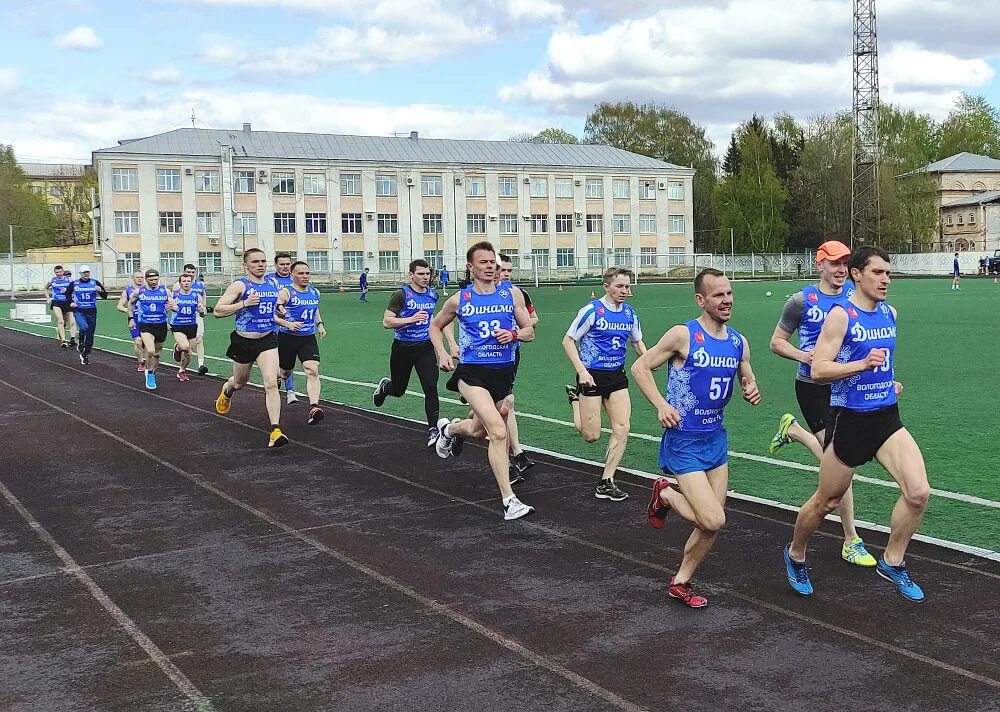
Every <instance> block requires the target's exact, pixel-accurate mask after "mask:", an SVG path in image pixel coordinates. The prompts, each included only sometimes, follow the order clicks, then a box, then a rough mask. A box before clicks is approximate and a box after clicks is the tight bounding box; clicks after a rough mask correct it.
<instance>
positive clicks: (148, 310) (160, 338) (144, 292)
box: [128, 269, 177, 391]
mask: <svg viewBox="0 0 1000 712" xmlns="http://www.w3.org/2000/svg"><path fill="white" fill-rule="evenodd" d="M143 276H144V278H145V281H146V283H145V284H144V285H143V286H141V287H139V288H138V289H136V290H135V291H133V292H132V296H131V297H129V300H128V308H129V320H128V325H129V328H130V329H132V328H135V327H138V329H139V337H140V338H141V339H142V346H143V348H144V349H145V352H146V388H147V389H148V390H151V391H154V390H156V368H157V366H159V365H160V351H161V350H162V349H163V342H164V341H166V340H167V312H168V311H177V305H176V304H175V303H174V300H173V296H172V295H171V294H170V290H168V289H167V288H166V287H165V286H164V285H162V284H160V273H159V272H158V271H156V270H155V269H148V270H146V273H145V274H144V275H143Z"/></svg>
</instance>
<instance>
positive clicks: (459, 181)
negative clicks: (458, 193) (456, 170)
mask: <svg viewBox="0 0 1000 712" xmlns="http://www.w3.org/2000/svg"><path fill="white" fill-rule="evenodd" d="M455 185H462V179H461V178H459V177H457V176H456V177H455Z"/></svg>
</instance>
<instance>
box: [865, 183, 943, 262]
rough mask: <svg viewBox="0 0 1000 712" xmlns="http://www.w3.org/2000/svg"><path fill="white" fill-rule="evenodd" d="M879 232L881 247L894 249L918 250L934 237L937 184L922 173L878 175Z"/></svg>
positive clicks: (928, 243)
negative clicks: (879, 191) (879, 189)
mask: <svg viewBox="0 0 1000 712" xmlns="http://www.w3.org/2000/svg"><path fill="white" fill-rule="evenodd" d="M879 178H880V188H881V196H880V201H879V203H880V204H879V208H880V213H881V217H880V221H879V233H880V238H881V243H882V247H885V248H886V249H888V250H892V251H895V252H922V251H924V250H926V249H928V248H929V247H930V244H931V243H932V242H933V241H934V237H935V231H936V230H937V226H938V220H939V218H938V215H939V209H938V201H937V185H936V184H935V182H934V179H933V178H931V177H930V176H928V175H925V174H922V173H907V174H903V175H894V174H893V173H892V171H891V170H890V169H888V168H884V169H883V171H882V173H881V175H880V177H879Z"/></svg>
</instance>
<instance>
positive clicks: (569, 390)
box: [565, 386, 580, 405]
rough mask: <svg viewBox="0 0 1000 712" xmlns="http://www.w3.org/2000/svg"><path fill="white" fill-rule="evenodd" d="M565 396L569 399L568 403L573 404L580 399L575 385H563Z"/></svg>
mask: <svg viewBox="0 0 1000 712" xmlns="http://www.w3.org/2000/svg"><path fill="white" fill-rule="evenodd" d="M565 388H566V397H567V398H568V399H569V404H570V405H573V404H574V403H576V402H577V401H578V400H580V391H579V389H577V387H576V386H565Z"/></svg>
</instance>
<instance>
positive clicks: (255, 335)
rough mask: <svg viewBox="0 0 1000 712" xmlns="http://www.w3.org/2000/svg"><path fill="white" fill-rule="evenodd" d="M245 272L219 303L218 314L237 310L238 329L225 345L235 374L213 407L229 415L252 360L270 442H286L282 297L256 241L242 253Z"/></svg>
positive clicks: (222, 316)
mask: <svg viewBox="0 0 1000 712" xmlns="http://www.w3.org/2000/svg"><path fill="white" fill-rule="evenodd" d="M243 265H244V267H245V268H246V271H247V274H246V276H245V277H240V278H239V279H237V280H236V281H235V282H233V283H232V284H230V285H229V286H228V287H227V288H226V291H225V292H223V293H222V296H221V297H219V301H218V302H217V303H216V305H215V310H214V313H215V316H216V317H218V318H224V317H227V316H232V315H234V314H235V315H236V329H235V330H234V331H233V332H232V333H231V334H230V335H229V349H228V350H227V351H226V356H228V357H229V358H230V359H231V360H232V362H233V375H232V377H230V378H229V380H228V381H226V382H225V383H224V384H223V385H222V391H221V392H220V393H219V397H218V398H216V400H215V411H216V412H217V413H218V414H219V415H226V414H227V413H228V412H229V409H230V407H231V406H232V398H233V394H234V393H235V392H236V391H238V390H240V389H241V388H243V387H244V386H245V385H246V384H247V382H248V381H249V380H250V372H251V371H252V370H253V365H254V363H256V364H257V368H259V369H260V376H261V380H262V381H263V383H264V405H265V407H266V408H267V417H268V420H269V422H270V423H271V434H270V436H269V437H268V441H267V446H268V447H282V446H284V445H287V444H288V437H287V436H286V435H285V434H284V433H283V432H281V428H280V427H278V423H279V420H280V418H281V394H280V393H279V392H278V334H277V332H275V330H274V316H275V313H274V308H275V306H276V304H277V302H278V286H277V285H276V284H275V283H274V282H272V281H271V280H269V279H265V278H264V272H265V271H267V255H265V254H264V251H263V250H261V249H260V248H257V247H251V248H250V249H249V250H247V251H246V252H244V253H243Z"/></svg>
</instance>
